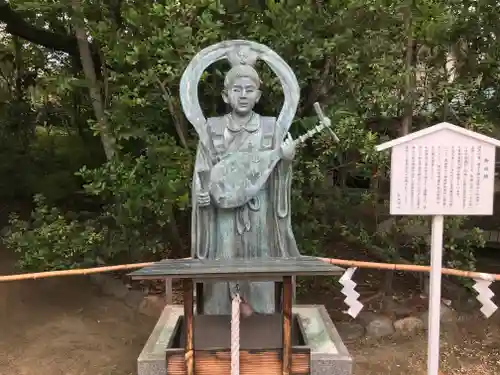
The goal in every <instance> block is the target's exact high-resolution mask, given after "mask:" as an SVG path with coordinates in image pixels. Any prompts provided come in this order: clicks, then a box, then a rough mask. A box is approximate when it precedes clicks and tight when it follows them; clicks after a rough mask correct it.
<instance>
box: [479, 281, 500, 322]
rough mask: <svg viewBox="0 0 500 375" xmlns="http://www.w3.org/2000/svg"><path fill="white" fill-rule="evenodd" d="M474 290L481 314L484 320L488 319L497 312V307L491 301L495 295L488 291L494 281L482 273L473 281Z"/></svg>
mask: <svg viewBox="0 0 500 375" xmlns="http://www.w3.org/2000/svg"><path fill="white" fill-rule="evenodd" d="M475 280H476V283H475V284H474V287H473V288H474V289H475V290H476V292H477V293H478V294H477V297H476V298H477V300H478V301H479V302H481V305H482V307H481V312H482V313H483V315H484V316H485V317H486V318H489V317H490V316H492V315H493V313H494V312H495V311H497V309H498V306H497V305H495V304H494V303H493V301H492V300H491V299H492V298H493V297H494V296H495V293H493V292H492V290H491V289H490V285H491V283H492V282H493V281H494V280H495V279H494V277H493V275H490V274H487V273H482V274H481V275H480V277H479V278H477V279H475Z"/></svg>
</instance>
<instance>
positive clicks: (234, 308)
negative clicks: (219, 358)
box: [231, 293, 241, 375]
mask: <svg viewBox="0 0 500 375" xmlns="http://www.w3.org/2000/svg"><path fill="white" fill-rule="evenodd" d="M240 304H241V297H240V295H239V293H236V295H235V296H234V298H233V301H232V303H231V375H239V374H240Z"/></svg>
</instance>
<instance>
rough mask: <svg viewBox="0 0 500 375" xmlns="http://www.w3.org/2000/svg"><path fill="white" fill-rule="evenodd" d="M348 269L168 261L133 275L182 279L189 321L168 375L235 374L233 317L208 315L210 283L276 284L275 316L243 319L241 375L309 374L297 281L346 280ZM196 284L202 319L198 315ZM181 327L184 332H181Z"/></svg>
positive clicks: (172, 346) (284, 262)
mask: <svg viewBox="0 0 500 375" xmlns="http://www.w3.org/2000/svg"><path fill="white" fill-rule="evenodd" d="M342 272H343V269H341V268H339V267H336V266H333V265H330V264H328V263H325V262H323V261H321V260H319V259H316V258H312V257H299V258H266V259H262V258H255V259H231V260H229V259H221V260H199V259H167V260H163V261H160V262H158V263H155V264H154V265H152V266H149V267H145V268H142V269H140V270H137V271H135V272H132V273H131V274H130V276H131V277H132V278H133V279H165V278H173V279H182V280H183V286H184V317H183V320H182V321H181V322H179V323H178V324H179V325H182V326H183V327H182V328H183V329H179V330H178V334H177V335H176V336H175V339H174V340H175V341H176V342H175V343H169V346H168V348H166V361H167V374H168V375H219V374H220V375H229V374H230V373H231V345H230V329H231V317H230V316H223V315H205V314H203V299H202V298H201V296H202V295H203V288H202V282H204V281H237V280H252V281H274V282H275V286H276V288H275V292H276V293H275V294H276V313H275V314H266V315H262V314H254V315H252V316H251V317H248V318H241V320H240V374H241V375H278V374H279V375H308V374H310V373H311V372H310V363H311V360H310V349H309V347H307V346H306V345H305V344H304V340H303V335H302V334H301V331H302V330H301V327H300V322H299V321H298V320H297V319H295V317H293V316H292V299H293V285H292V277H293V276H318V275H340V274H342ZM195 285H196V292H197V304H196V305H197V309H196V310H197V314H196V315H194V313H193V305H194V301H193V291H194V286H195ZM179 328H181V327H179Z"/></svg>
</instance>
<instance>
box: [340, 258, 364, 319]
mask: <svg viewBox="0 0 500 375" xmlns="http://www.w3.org/2000/svg"><path fill="white" fill-rule="evenodd" d="M356 269H357V267H351V268H349V269H347V270H346V271H345V272H344V274H343V275H342V277H341V278H340V280H339V283H340V284H342V285H343V286H344V287H343V288H342V290H341V293H342V294H343V295H345V296H346V299H345V300H344V302H345V304H346V305H347V306H349V309H348V310H347V311H344V313H346V314H349V315H350V316H352V317H353V318H355V317H356V316H358V314H359V313H360V311H361V310H362V309H363V304H362V303H361V302H359V301H358V298H359V293H358V292H356V290H355V288H356V283H355V282H354V281H353V280H352V275H353V274H354V271H356Z"/></svg>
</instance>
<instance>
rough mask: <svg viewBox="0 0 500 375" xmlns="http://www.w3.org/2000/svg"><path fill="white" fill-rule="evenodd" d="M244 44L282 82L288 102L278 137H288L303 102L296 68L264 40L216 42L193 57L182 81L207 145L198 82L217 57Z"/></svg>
mask: <svg viewBox="0 0 500 375" xmlns="http://www.w3.org/2000/svg"><path fill="white" fill-rule="evenodd" d="M242 46H246V47H249V48H250V49H252V50H253V51H254V52H256V53H257V56H258V59H260V60H262V61H264V62H265V63H266V64H267V65H268V66H269V67H270V68H271V70H272V71H273V72H274V74H276V76H277V77H278V78H279V80H280V82H281V87H282V89H283V95H284V103H283V107H282V108H281V111H280V114H279V116H278V118H277V120H276V126H277V127H278V133H277V135H278V139H283V138H284V137H285V135H286V134H287V132H288V130H289V129H290V125H291V124H292V121H293V119H294V117H295V113H296V111H297V107H298V104H299V98H300V87H299V84H298V82H297V77H296V76H295V73H294V72H293V70H292V68H290V66H289V65H288V64H287V63H286V62H285V61H284V60H283V59H282V58H281V57H280V56H279V55H278V54H277V53H276V52H274V51H273V50H272V49H270V48H269V47H267V46H265V45H263V44H260V43H256V42H252V41H249V40H239V39H237V40H227V41H223V42H220V43H216V44H213V45H211V46H209V47H207V48H205V49H203V50H201V51H200V52H198V54H196V56H194V57H193V59H192V60H191V62H190V63H189V64H188V66H187V67H186V70H184V73H183V74H182V78H181V82H180V97H181V105H182V108H183V110H184V114H185V115H186V118H187V119H188V120H189V122H190V123H191V124H192V125H193V127H194V128H195V130H196V132H197V133H198V136H199V138H200V141H201V142H202V143H203V145H204V146H205V147H207V146H208V144H209V142H208V134H207V131H206V119H205V117H204V115H203V111H202V110H201V106H200V102H199V97H198V84H199V82H200V79H201V76H202V74H203V72H204V71H205V69H207V68H208V67H209V66H210V65H212V64H213V63H215V62H216V61H219V60H223V59H227V55H228V53H229V52H231V51H232V50H234V49H235V48H239V47H242ZM208 149H210V148H208Z"/></svg>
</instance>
